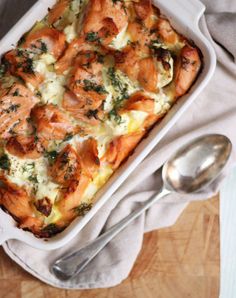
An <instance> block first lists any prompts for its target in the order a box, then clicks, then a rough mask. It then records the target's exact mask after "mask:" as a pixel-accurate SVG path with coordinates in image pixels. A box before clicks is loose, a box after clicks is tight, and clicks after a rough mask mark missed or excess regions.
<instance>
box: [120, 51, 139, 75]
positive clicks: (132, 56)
mask: <svg viewBox="0 0 236 298" xmlns="http://www.w3.org/2000/svg"><path fill="white" fill-rule="evenodd" d="M139 60H140V57H139V56H138V55H137V52H136V51H135V49H134V48H133V47H131V46H127V47H125V48H124V49H123V50H122V52H117V53H116V54H115V61H116V68H118V69H119V70H121V71H122V72H124V73H125V74H126V75H127V76H128V77H129V78H130V79H131V80H137V78H138V74H139Z"/></svg>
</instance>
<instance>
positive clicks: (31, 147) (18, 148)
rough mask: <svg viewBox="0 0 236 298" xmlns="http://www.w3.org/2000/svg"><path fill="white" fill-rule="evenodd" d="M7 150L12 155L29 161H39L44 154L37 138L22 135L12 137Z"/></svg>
mask: <svg viewBox="0 0 236 298" xmlns="http://www.w3.org/2000/svg"><path fill="white" fill-rule="evenodd" d="M6 149H7V150H8V152H10V153H11V154H12V155H15V156H17V157H20V158H29V159H37V158H39V157H40V156H42V153H43V148H42V147H41V145H40V143H39V142H37V140H36V139H35V136H24V135H22V136H15V137H11V138H10V139H9V140H8V142H7V144H6Z"/></svg>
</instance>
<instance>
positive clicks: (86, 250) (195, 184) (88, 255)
mask: <svg viewBox="0 0 236 298" xmlns="http://www.w3.org/2000/svg"><path fill="white" fill-rule="evenodd" d="M231 149H232V144H231V142H230V140H229V139H228V138H227V137H225V136H223V135H217V134H212V135H205V136H202V137H199V138H197V139H194V140H193V141H191V142H190V143H188V144H186V145H185V146H183V147H182V148H181V149H179V150H178V151H177V152H176V153H175V154H174V155H173V156H172V157H171V158H170V159H169V160H168V161H167V162H166V163H165V164H164V166H163V169H162V179H163V187H162V189H161V190H160V191H159V192H158V193H157V194H155V195H154V196H153V197H151V198H150V199H149V200H147V201H146V202H145V203H144V204H143V205H142V206H141V207H140V208H138V209H137V210H135V211H134V212H132V213H131V214H129V215H128V216H126V217H125V218H124V219H122V220H121V221H120V222H118V223H117V224H116V225H114V226H113V227H111V228H110V229H109V230H107V231H106V232H105V233H104V234H102V235H101V236H99V237H98V238H97V239H96V240H94V241H92V242H91V243H90V244H88V245H87V246H85V247H83V248H82V249H80V250H78V251H77V252H74V253H72V254H69V255H66V256H63V257H62V258H60V259H58V260H57V261H56V262H55V263H54V264H53V265H52V267H51V271H52V273H53V274H54V275H55V276H56V277H57V278H58V279H60V280H68V279H71V278H73V277H75V276H76V275H77V274H79V273H80V272H81V271H82V270H83V269H84V268H85V267H86V266H87V265H88V263H90V261H91V260H92V259H93V258H94V257H95V256H96V255H97V254H98V253H99V252H100V251H101V250H102V249H103V248H104V247H105V246H106V245H107V244H108V243H109V242H110V241H111V240H112V239H113V238H114V237H115V236H116V235H117V234H118V233H119V232H120V231H122V230H123V229H124V228H125V227H126V226H127V225H128V224H129V223H130V222H132V221H133V220H134V219H135V218H137V217H138V216H139V215H140V214H142V213H143V212H144V211H145V210H147V209H148V208H149V207H151V206H152V205H153V204H154V203H156V202H157V201H158V200H160V199H161V198H163V197H165V196H167V195H169V194H170V193H172V192H177V193H183V194H187V193H194V192H198V191H200V190H202V189H203V188H205V187H206V186H207V185H209V184H210V183H212V182H213V180H215V179H216V178H217V176H218V175H219V174H220V172H221V170H222V169H223V167H224V165H225V164H226V162H227V160H228V159H229V156H230V153H231Z"/></svg>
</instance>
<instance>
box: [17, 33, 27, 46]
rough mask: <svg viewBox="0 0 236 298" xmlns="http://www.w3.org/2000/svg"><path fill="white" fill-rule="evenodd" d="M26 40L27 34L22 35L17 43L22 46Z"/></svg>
mask: <svg viewBox="0 0 236 298" xmlns="http://www.w3.org/2000/svg"><path fill="white" fill-rule="evenodd" d="M25 40H26V34H24V35H22V36H21V38H20V39H19V41H18V43H17V45H18V46H21V45H22V44H23V43H25Z"/></svg>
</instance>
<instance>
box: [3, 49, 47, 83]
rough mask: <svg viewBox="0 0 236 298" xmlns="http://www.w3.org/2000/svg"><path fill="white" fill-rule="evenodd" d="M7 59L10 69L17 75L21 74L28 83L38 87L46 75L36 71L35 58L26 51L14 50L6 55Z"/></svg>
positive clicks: (5, 58)
mask: <svg viewBox="0 0 236 298" xmlns="http://www.w3.org/2000/svg"><path fill="white" fill-rule="evenodd" d="M4 60H5V61H7V65H8V71H9V72H10V73H11V74H12V75H15V76H19V77H20V78H22V79H23V80H24V81H25V82H26V83H29V84H31V85H32V86H33V87H35V88H37V87H38V86H39V84H40V83H42V82H43V79H44V77H43V76H42V75H41V74H40V73H38V72H36V71H35V70H34V67H33V60H32V59H31V58H30V57H29V54H28V53H27V52H26V51H22V50H12V51H9V52H8V53H6V54H5V55H4Z"/></svg>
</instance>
